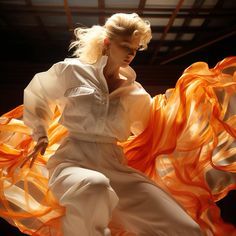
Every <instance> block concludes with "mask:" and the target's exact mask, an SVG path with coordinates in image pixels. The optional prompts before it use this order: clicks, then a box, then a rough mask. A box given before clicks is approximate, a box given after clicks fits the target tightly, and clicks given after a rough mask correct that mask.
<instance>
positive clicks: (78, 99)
mask: <svg viewBox="0 0 236 236" xmlns="http://www.w3.org/2000/svg"><path fill="white" fill-rule="evenodd" d="M94 94H95V89H94V88H90V87H87V86H85V85H82V86H78V87H74V88H69V89H67V90H66V92H65V93H64V97H65V98H66V106H65V110H66V112H67V113H69V114H70V115H73V116H85V115H87V114H88V113H90V111H91V108H92V104H93V103H94Z"/></svg>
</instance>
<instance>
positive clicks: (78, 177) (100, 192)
mask: <svg viewBox="0 0 236 236" xmlns="http://www.w3.org/2000/svg"><path fill="white" fill-rule="evenodd" d="M50 189H51V190H52V192H53V193H54V195H55V196H56V197H57V198H58V200H59V203H60V204H61V205H62V206H65V208H66V213H65V216H64V217H63V218H62V228H63V233H64V236H104V235H109V233H108V232H109V230H108V229H107V225H108V223H109V221H110V218H111V214H112V210H113V209H114V207H115V206H116V204H117V202H118V198H117V196H116V194H115V192H114V191H113V189H112V188H111V187H110V184H109V180H108V179H107V178H106V177H105V176H104V175H103V174H101V173H99V172H97V171H92V170H88V169H84V168H80V167H67V168H64V169H63V170H61V171H60V173H59V174H58V173H57V176H52V178H51V181H50Z"/></svg>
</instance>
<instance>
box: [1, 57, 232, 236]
mask: <svg viewBox="0 0 236 236" xmlns="http://www.w3.org/2000/svg"><path fill="white" fill-rule="evenodd" d="M235 70H236V57H229V58H226V59H224V60H223V61H221V62H219V63H218V64H217V65H216V66H215V67H214V68H212V69H209V68H208V65H207V64H206V63H203V62H197V63H194V64H193V65H191V66H190V67H188V68H187V69H186V70H185V71H184V73H183V75H182V76H181V77H180V79H179V80H178V82H177V84H176V87H175V88H174V89H170V90H168V91H167V92H166V94H162V95H158V96H156V97H154V98H153V105H152V112H151V117H150V120H149V123H148V126H147V128H146V129H145V130H144V132H143V133H142V134H140V135H139V136H136V137H134V136H131V137H130V138H129V140H128V141H127V142H124V143H121V144H120V145H122V146H123V148H124V152H125V155H126V157H127V159H128V165H130V166H132V167H133V168H136V169H138V170H140V171H142V172H144V173H145V174H146V175H147V176H149V177H150V178H151V179H152V180H154V181H155V182H156V183H157V184H158V185H159V186H161V187H162V188H164V189H165V190H166V191H168V192H169V193H170V194H171V195H172V196H173V197H175V198H176V200H177V201H178V202H179V203H180V204H181V205H182V206H183V207H184V208H185V209H186V211H187V212H188V214H189V215H191V216H192V218H193V219H194V220H196V221H197V222H198V224H199V225H200V226H201V227H202V229H203V231H204V232H206V233H209V232H211V233H212V234H213V235H216V236H223V235H229V236H231V235H232V236H233V235H236V229H235V227H234V226H233V225H231V224H227V223H225V222H224V221H223V220H222V218H221V217H220V210H219V208H218V207H217V205H216V204H215V203H216V201H218V200H220V199H222V198H223V197H224V196H225V195H226V194H227V193H228V192H229V191H230V190H232V189H236V145H235V138H236V115H235V113H236V109H234V104H233V102H234V101H235V102H236V72H234V71H235ZM22 111H23V107H22V106H19V107H17V108H16V109H14V110H13V111H10V112H8V113H6V114H4V115H3V116H2V117H0V185H1V187H0V203H1V204H0V216H1V217H3V218H4V219H6V220H7V221H8V222H9V223H11V224H12V225H14V226H16V227H18V228H19V229H20V230H21V231H22V232H24V233H26V234H29V235H35V236H36V235H37V236H52V235H57V236H61V235H62V233H61V230H60V218H61V217H62V216H63V214H64V208H63V207H61V206H60V205H59V204H58V203H57V201H56V199H54V197H53V195H52V194H51V193H50V191H49V189H48V186H47V183H48V173H47V170H46V167H45V165H46V163H47V160H48V158H49V157H50V156H51V155H52V154H53V153H54V152H55V150H56V149H57V147H58V145H59V144H60V142H61V140H62V139H63V137H65V135H66V130H65V128H63V127H62V126H61V125H60V124H58V122H57V121H58V117H59V112H58V111H56V112H55V118H54V121H53V122H52V124H51V125H50V128H49V132H48V134H49V146H48V148H47V150H46V153H45V155H44V156H41V155H39V156H38V158H37V160H36V162H35V165H34V166H33V168H32V169H30V168H29V165H26V166H24V167H23V168H20V165H21V163H22V161H23V159H24V157H25V156H27V155H28V154H29V153H30V151H32V149H33V146H34V142H33V141H32V139H31V135H30V132H31V131H30V130H29V128H27V127H26V126H25V125H24V124H23V122H22V121H21V119H20V118H21V116H22ZM173 214H174V212H173ZM114 235H118V233H117V234H114ZM119 235H120V234H119Z"/></svg>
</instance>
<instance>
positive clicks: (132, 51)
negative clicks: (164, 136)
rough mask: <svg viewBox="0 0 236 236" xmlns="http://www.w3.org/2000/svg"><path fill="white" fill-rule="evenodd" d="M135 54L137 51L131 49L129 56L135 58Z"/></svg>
mask: <svg viewBox="0 0 236 236" xmlns="http://www.w3.org/2000/svg"><path fill="white" fill-rule="evenodd" d="M135 54H136V50H135V49H132V48H130V49H129V56H135Z"/></svg>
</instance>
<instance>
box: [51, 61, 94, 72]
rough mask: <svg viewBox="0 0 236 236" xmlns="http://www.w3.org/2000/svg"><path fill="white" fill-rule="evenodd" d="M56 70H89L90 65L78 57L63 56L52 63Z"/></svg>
mask: <svg viewBox="0 0 236 236" xmlns="http://www.w3.org/2000/svg"><path fill="white" fill-rule="evenodd" d="M53 67H56V69H57V71H60V72H62V71H81V72H82V71H87V70H91V67H92V65H90V64H87V63H85V62H82V61H81V60H80V59H79V58H65V59H64V60H63V61H59V62H57V63H55V64H54V65H53Z"/></svg>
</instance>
